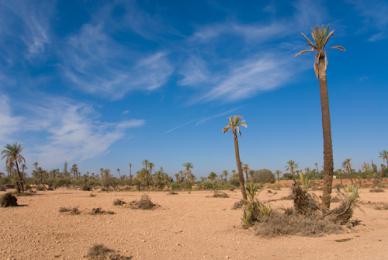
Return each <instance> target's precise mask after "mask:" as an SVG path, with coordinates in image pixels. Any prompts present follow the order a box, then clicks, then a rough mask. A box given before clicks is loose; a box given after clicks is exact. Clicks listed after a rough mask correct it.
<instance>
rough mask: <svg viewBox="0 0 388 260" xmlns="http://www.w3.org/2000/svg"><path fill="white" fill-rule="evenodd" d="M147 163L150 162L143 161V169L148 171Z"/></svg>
mask: <svg viewBox="0 0 388 260" xmlns="http://www.w3.org/2000/svg"><path fill="white" fill-rule="evenodd" d="M149 163H150V161H148V160H144V161H143V165H144V169H146V170H148V166H149Z"/></svg>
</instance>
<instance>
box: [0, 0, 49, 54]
mask: <svg viewBox="0 0 388 260" xmlns="http://www.w3.org/2000/svg"><path fill="white" fill-rule="evenodd" d="M53 6H54V2H51V3H50V2H42V1H19V0H15V1H1V2H0V15H1V17H2V19H1V22H0V35H1V36H2V37H1V38H2V40H5V41H6V42H7V43H8V44H9V43H10V41H11V42H13V43H14V44H16V45H15V46H14V47H17V48H16V49H15V50H13V51H12V52H13V54H14V55H17V54H20V47H21V48H22V49H24V54H25V55H26V58H28V59H30V58H33V57H35V56H36V55H38V54H41V53H42V52H44V50H45V48H46V46H47V45H48V44H50V40H51V39H50V19H51V17H52V10H53ZM15 30H17V31H18V32H19V33H16V34H15ZM2 40H0V42H1V41H2ZM2 44H5V42H3V43H2ZM20 44H21V46H20ZM8 47H10V46H8ZM8 51H9V52H10V51H11V50H10V49H9V48H8ZM9 52H8V54H10V53H9ZM11 58H12V57H11Z"/></svg>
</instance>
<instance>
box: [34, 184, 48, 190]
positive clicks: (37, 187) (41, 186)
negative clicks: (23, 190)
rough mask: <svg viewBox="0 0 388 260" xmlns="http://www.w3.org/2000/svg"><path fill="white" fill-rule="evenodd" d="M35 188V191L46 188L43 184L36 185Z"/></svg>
mask: <svg viewBox="0 0 388 260" xmlns="http://www.w3.org/2000/svg"><path fill="white" fill-rule="evenodd" d="M36 190H37V191H45V190H46V186H44V185H38V186H36Z"/></svg>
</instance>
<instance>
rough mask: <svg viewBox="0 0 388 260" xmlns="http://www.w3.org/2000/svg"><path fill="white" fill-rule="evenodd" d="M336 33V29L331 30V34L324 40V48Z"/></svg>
mask: <svg viewBox="0 0 388 260" xmlns="http://www.w3.org/2000/svg"><path fill="white" fill-rule="evenodd" d="M333 35H334V31H331V32H329V34H328V35H327V36H326V38H325V41H324V42H323V48H324V47H325V46H326V44H327V43H328V42H329V40H330V38H331V37H332V36H333Z"/></svg>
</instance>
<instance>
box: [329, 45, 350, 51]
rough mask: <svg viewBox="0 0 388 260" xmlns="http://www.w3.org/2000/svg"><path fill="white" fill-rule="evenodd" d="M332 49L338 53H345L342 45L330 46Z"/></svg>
mask: <svg viewBox="0 0 388 260" xmlns="http://www.w3.org/2000/svg"><path fill="white" fill-rule="evenodd" d="M331 48H332V49H337V50H339V51H346V49H345V47H344V46H342V45H333V46H331Z"/></svg>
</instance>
